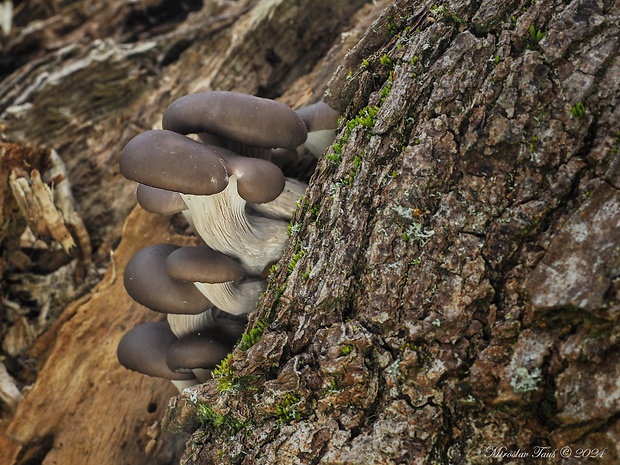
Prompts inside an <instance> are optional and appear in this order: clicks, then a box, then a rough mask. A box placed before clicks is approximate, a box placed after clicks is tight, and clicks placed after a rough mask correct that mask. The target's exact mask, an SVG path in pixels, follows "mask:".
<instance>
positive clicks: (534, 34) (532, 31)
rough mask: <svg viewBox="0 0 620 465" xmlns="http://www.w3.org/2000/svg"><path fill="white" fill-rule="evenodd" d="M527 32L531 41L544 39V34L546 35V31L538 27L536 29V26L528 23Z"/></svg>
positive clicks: (536, 41)
mask: <svg viewBox="0 0 620 465" xmlns="http://www.w3.org/2000/svg"><path fill="white" fill-rule="evenodd" d="M527 32H528V33H529V35H530V39H532V41H533V42H535V43H538V42H540V41H541V40H543V39H544V37H545V35H547V33H546V32H544V31H542V30H540V29H536V26H534V25H533V24H532V25H530V27H529V29H528V30H527Z"/></svg>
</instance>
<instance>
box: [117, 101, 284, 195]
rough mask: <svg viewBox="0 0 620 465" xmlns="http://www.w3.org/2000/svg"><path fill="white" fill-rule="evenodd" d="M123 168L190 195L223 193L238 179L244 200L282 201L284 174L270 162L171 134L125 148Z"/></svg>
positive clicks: (150, 134)
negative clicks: (276, 199) (234, 178)
mask: <svg viewBox="0 0 620 465" xmlns="http://www.w3.org/2000/svg"><path fill="white" fill-rule="evenodd" d="M291 111H292V110H291ZM119 165H120V169H121V173H122V174H123V176H125V177H126V178H128V179H131V180H133V181H137V182H139V183H141V184H145V185H147V186H151V187H155V188H158V189H163V190H167V191H173V192H179V193H182V194H189V195H213V194H218V193H220V192H222V191H223V190H224V189H226V187H227V186H228V183H229V176H233V175H235V176H236V177H237V189H238V193H239V196H240V197H241V198H243V199H244V200H246V201H247V202H252V203H265V202H270V201H272V200H273V199H275V198H277V197H278V195H280V193H281V192H282V190H283V189H284V183H285V180H284V174H283V173H282V170H280V168H278V167H277V166H275V165H274V164H273V163H270V162H269V161H267V160H262V159H258V158H246V157H241V156H238V155H236V154H235V153H234V152H231V151H230V150H227V149H225V148H222V147H218V146H215V145H204V144H201V143H200V142H196V141H194V140H192V139H190V138H188V137H185V136H183V135H181V134H177V133H176V132H172V131H166V130H160V131H158V130H153V131H147V132H144V133H142V134H140V135H138V136H136V137H134V138H133V139H132V140H131V141H129V143H128V144H127V145H126V146H125V148H124V149H123V153H122V154H121V158H120V161H119Z"/></svg>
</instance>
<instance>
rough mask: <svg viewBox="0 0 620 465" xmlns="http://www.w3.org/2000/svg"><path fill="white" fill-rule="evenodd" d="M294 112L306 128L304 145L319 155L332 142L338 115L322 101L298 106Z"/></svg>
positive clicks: (315, 154)
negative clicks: (306, 133)
mask: <svg viewBox="0 0 620 465" xmlns="http://www.w3.org/2000/svg"><path fill="white" fill-rule="evenodd" d="M295 112H296V113H297V116H299V118H300V119H301V120H302V121H303V122H304V124H305V125H306V128H307V130H308V137H307V139H306V141H305V142H304V146H305V147H306V148H307V149H308V150H309V151H310V153H312V155H314V156H315V157H320V156H321V155H323V153H325V150H326V149H327V147H329V146H330V145H332V144H333V143H334V139H335V138H336V129H337V128H338V118H340V115H339V114H338V112H337V111H336V110H334V109H332V108H331V107H330V106H329V105H327V104H326V103H323V102H317V103H314V104H312V105H308V106H306V107H302V108H299V109H297V110H295Z"/></svg>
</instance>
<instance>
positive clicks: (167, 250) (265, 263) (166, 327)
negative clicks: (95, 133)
mask: <svg viewBox="0 0 620 465" xmlns="http://www.w3.org/2000/svg"><path fill="white" fill-rule="evenodd" d="M337 122H338V115H337V113H336V112H335V111H334V110H332V109H331V108H329V107H328V106H327V105H325V104H323V103H318V104H314V105H311V106H309V107H304V108H302V109H299V110H297V111H293V110H292V109H291V108H290V107H288V106H287V105H285V104H283V103H280V102H277V101H274V100H269V99H264V98H260V97H254V96H251V95H246V94H241V93H236V92H205V93H198V94H191V95H187V96H185V97H181V98H180V99H178V100H176V101H174V102H173V103H172V104H171V105H170V106H169V107H168V109H167V110H166V111H165V113H164V115H163V120H162V129H161V130H151V131H146V132H144V133H142V134H139V135H137V136H136V137H134V138H133V139H132V140H131V141H130V142H129V143H128V144H127V145H126V146H125V148H124V150H123V152H122V154H121V158H120V169H121V173H122V174H123V176H125V177H126V178H128V179H130V180H132V181H136V182H138V183H139V184H138V188H137V191H136V194H137V198H138V203H139V204H140V205H141V206H142V207H143V208H144V209H145V210H147V211H150V212H153V213H158V214H164V215H170V214H175V213H182V214H183V215H184V216H185V218H186V219H187V221H188V223H189V225H190V227H191V228H192V229H193V230H194V231H195V232H196V233H197V235H198V236H199V238H200V240H201V244H200V245H198V246H192V247H178V246H175V245H170V244H158V245H152V246H150V247H147V248H145V249H142V250H140V251H139V252H138V253H137V254H136V255H135V256H134V257H132V259H131V260H130V261H129V263H128V265H127V267H126V269H125V274H124V284H125V288H126V290H127V292H128V294H129V295H130V296H131V297H132V298H133V299H134V300H135V301H137V302H138V303H140V304H142V305H144V306H146V307H148V308H149V309H151V310H153V311H156V312H161V313H165V314H167V321H162V322H157V323H147V324H143V325H139V326H138V327H136V328H134V329H132V330H130V331H129V332H128V333H127V334H126V335H125V336H124V337H123V339H122V340H121V343H120V344H119V347H118V359H119V361H120V362H121V364H122V365H124V366H125V367H127V368H129V369H131V370H135V371H139V372H141V373H144V374H147V375H150V376H157V377H162V378H167V379H170V380H172V381H173V383H174V384H175V385H176V386H177V387H178V388H179V389H180V390H181V389H183V388H184V387H187V386H191V385H193V384H196V383H199V382H203V381H205V380H206V379H208V378H209V376H210V374H211V372H212V370H213V368H214V367H215V366H216V365H217V364H218V363H219V361H220V360H221V359H222V358H224V357H225V356H226V354H227V353H228V352H230V350H231V349H232V347H233V345H234V343H235V342H236V340H237V339H238V338H239V337H240V335H241V334H242V332H243V330H244V328H245V324H246V322H247V314H249V313H251V312H252V311H254V310H255V308H256V302H257V300H258V297H259V294H260V293H261V292H262V291H263V290H264V288H265V285H266V282H265V279H264V276H265V274H266V273H265V271H266V270H268V269H269V267H270V266H271V265H272V264H273V263H275V262H276V261H277V260H278V259H279V258H280V256H281V254H282V250H283V248H284V244H285V242H286V239H287V228H288V222H289V221H290V219H291V218H292V215H293V211H294V209H295V203H296V201H297V199H298V198H299V197H300V196H301V195H303V193H304V192H305V189H306V187H307V186H306V184H304V183H302V182H300V181H297V180H295V179H291V178H287V177H285V175H284V173H283V172H282V170H281V169H280V168H279V167H278V165H276V164H275V163H276V162H275V160H276V158H280V159H281V158H282V157H283V156H284V157H286V156H295V157H296V156H297V149H298V147H300V146H301V145H304V144H305V145H306V147H307V148H308V150H309V151H310V152H311V153H313V154H314V155H315V156H317V157H318V156H319V155H320V154H321V153H322V152H323V151H324V150H325V149H326V148H327V146H329V145H330V144H331V143H332V142H333V139H334V137H335V129H336V126H337ZM188 135H195V136H196V137H195V138H193V137H188ZM272 158H273V162H272Z"/></svg>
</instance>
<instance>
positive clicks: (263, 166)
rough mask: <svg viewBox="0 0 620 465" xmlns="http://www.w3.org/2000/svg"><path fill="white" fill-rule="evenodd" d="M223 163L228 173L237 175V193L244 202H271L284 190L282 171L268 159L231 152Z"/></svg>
mask: <svg viewBox="0 0 620 465" xmlns="http://www.w3.org/2000/svg"><path fill="white" fill-rule="evenodd" d="M224 163H225V164H226V169H227V171H228V174H229V175H231V176H232V175H235V176H237V193H238V194H239V197H241V198H242V199H243V200H245V201H246V202H250V203H266V202H271V201H272V200H275V199H276V198H278V196H279V195H280V194H281V193H282V191H283V190H284V185H285V182H286V180H285V178H284V173H282V170H281V169H280V168H278V167H277V166H276V165H274V164H273V163H271V162H270V161H267V160H262V159H259V158H246V157H240V156H237V155H234V154H231V155H227V156H226V157H225V159H224Z"/></svg>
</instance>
